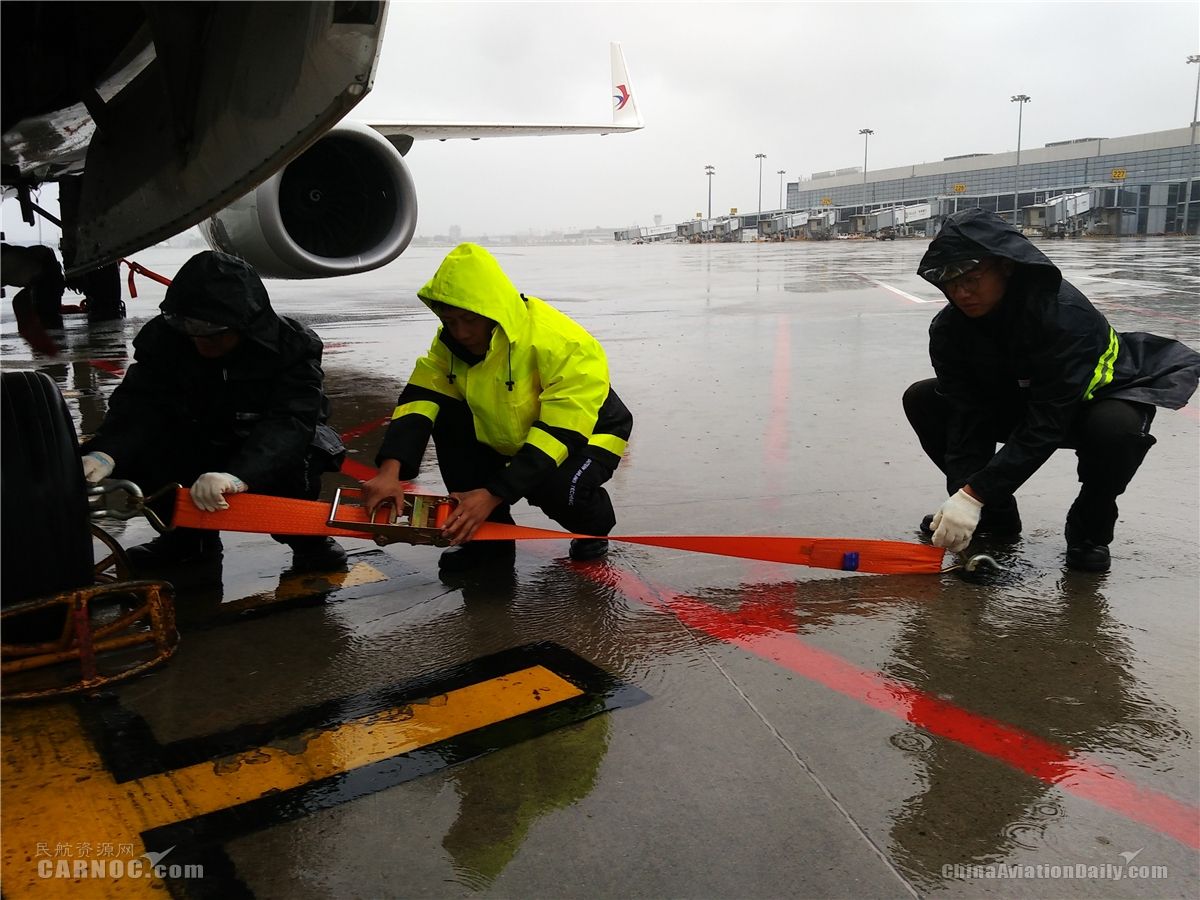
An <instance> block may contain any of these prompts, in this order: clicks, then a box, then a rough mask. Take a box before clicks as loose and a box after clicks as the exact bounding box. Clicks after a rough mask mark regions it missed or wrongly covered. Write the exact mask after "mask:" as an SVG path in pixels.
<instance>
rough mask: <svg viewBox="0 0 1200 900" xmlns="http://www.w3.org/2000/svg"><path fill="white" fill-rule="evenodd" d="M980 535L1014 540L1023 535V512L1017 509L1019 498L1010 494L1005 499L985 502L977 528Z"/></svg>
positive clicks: (976, 530)
mask: <svg viewBox="0 0 1200 900" xmlns="http://www.w3.org/2000/svg"><path fill="white" fill-rule="evenodd" d="M975 534H976V535H978V536H979V537H993V538H998V539H999V540H1013V539H1015V538H1017V537H1020V535H1021V513H1020V511H1019V510H1018V509H1017V499H1016V498H1015V497H1013V496H1011V495H1010V496H1008V497H1006V498H1004V499H1003V500H997V501H995V502H992V503H985V504H984V505H983V511H982V512H981V513H980V515H979V527H978V528H976V529H975Z"/></svg>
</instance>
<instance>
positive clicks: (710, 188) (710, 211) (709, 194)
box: [704, 166, 717, 222]
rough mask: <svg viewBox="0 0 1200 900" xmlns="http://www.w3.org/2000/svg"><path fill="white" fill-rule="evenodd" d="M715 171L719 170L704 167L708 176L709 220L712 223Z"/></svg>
mask: <svg viewBox="0 0 1200 900" xmlns="http://www.w3.org/2000/svg"><path fill="white" fill-rule="evenodd" d="M715 171H717V170H716V169H714V168H713V167H712V166H705V167H704V174H705V175H707V176H708V220H709V221H710V222H711V221H712V177H713V173H714V172H715Z"/></svg>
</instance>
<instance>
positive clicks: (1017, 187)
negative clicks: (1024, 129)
mask: <svg viewBox="0 0 1200 900" xmlns="http://www.w3.org/2000/svg"><path fill="white" fill-rule="evenodd" d="M1031 99H1032V98H1031V97H1030V96H1029V95H1028V94H1015V95H1013V98H1012V102H1013V103H1016V104H1017V167H1016V169H1015V170H1014V171H1013V225H1014V226H1016V227H1017V228H1020V227H1021V223H1020V221H1019V216H1020V211H1019V209H1018V207H1019V206H1020V203H1021V200H1020V196H1021V119H1022V117H1023V115H1024V112H1025V104H1026V103H1028V102H1029V101H1030V100H1031Z"/></svg>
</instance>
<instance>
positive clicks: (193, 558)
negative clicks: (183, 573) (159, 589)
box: [125, 528, 222, 569]
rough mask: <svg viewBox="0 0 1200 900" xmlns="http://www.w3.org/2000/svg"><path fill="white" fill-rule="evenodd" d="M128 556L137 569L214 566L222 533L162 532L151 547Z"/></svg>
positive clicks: (131, 550)
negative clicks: (208, 564) (194, 565)
mask: <svg viewBox="0 0 1200 900" xmlns="http://www.w3.org/2000/svg"><path fill="white" fill-rule="evenodd" d="M125 552H126V554H127V555H128V556H129V564H130V565H131V566H133V568H134V569H154V568H161V567H164V566H184V565H190V564H192V563H206V562H212V561H213V560H215V559H218V558H220V556H221V552H222V548H221V533H220V532H218V531H203V530H201V529H198V528H176V529H175V530H174V531H165V532H163V533H162V534H160V535H159V536H158V537H156V538H155V539H154V540H152V541H150V542H149V543H145V544H139V545H138V546H136V547H130V548H129V549H128V550H127V551H125Z"/></svg>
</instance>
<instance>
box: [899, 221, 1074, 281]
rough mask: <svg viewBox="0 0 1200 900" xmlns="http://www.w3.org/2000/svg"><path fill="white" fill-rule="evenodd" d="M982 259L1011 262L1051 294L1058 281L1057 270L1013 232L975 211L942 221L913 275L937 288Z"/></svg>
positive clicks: (1026, 240) (1018, 234) (1005, 224)
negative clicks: (998, 259)
mask: <svg viewBox="0 0 1200 900" xmlns="http://www.w3.org/2000/svg"><path fill="white" fill-rule="evenodd" d="M986 256H996V257H1000V258H1001V259H1010V260H1012V261H1013V262H1014V263H1016V264H1017V266H1018V268H1019V269H1024V274H1026V275H1027V276H1029V277H1031V278H1034V279H1036V280H1037V281H1038V282H1039V283H1040V284H1043V285H1046V286H1047V287H1050V288H1052V289H1053V290H1057V289H1058V285H1059V283H1061V281H1062V273H1061V272H1060V271H1059V270H1058V267H1057V266H1056V265H1054V263H1052V262H1050V260H1049V259H1048V258H1047V257H1046V255H1045V254H1044V253H1042V251H1041V250H1039V249H1038V248H1037V247H1035V246H1034V245H1033V243H1032V242H1031V241H1030V240H1029V239H1028V238H1027V237H1025V236H1024V235H1023V234H1021V232H1020V231H1019V230H1018V229H1017V228H1015V227H1013V226H1012V225H1011V224H1009V223H1008V222H1005V221H1004V220H1003V219H1002V218H1000V217H999V216H998V215H996V214H995V213H993V212H987V211H985V210H983V209H980V208H978V207H976V208H974V209H964V210H962V211H960V212H956V213H954V215H952V216H949V217H948V218H947V219H946V221H945V222H944V223H943V224H942V227H941V230H940V231H938V233H937V236H936V237H935V238H934V239H933V240H932V241H931V242H930V244H929V248H928V249H927V250H926V251H925V255H924V256H923V257H921V262H920V264H919V265H918V266H917V274H918V275H920V276H921V277H922V278H924V279H925V280H926V281H928V282H930V283H931V284H936V285H938V286H939V287H940V286H941V282H943V281H945V280H947V276H950V277H952V274H951V273H953V272H955V271H956V270H959V269H961V270H962V271H967V270H968V268H969V266H964V264H965V263H967V261H969V260H978V259H982V258H984V257H986Z"/></svg>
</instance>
